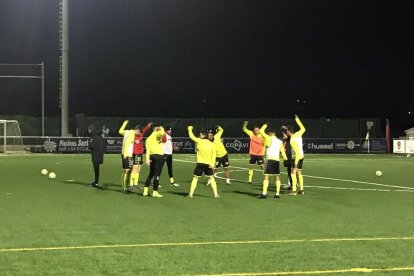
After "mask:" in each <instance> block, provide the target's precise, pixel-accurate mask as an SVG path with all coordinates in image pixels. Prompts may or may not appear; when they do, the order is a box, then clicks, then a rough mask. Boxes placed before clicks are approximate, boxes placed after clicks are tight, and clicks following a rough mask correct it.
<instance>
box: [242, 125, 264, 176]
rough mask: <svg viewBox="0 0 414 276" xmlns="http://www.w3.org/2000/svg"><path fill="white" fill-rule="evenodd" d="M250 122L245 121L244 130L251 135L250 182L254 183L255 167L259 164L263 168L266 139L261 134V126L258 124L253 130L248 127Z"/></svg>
mask: <svg viewBox="0 0 414 276" xmlns="http://www.w3.org/2000/svg"><path fill="white" fill-rule="evenodd" d="M247 125H248V122H247V121H244V123H243V131H244V133H246V134H247V135H248V136H249V137H250V146H249V154H250V162H249V184H252V179H253V168H254V165H255V164H257V165H259V166H260V168H261V169H262V170H263V155H264V150H265V146H264V140H263V137H262V135H260V132H259V131H260V128H259V127H258V126H254V127H253V131H251V130H249V129H247Z"/></svg>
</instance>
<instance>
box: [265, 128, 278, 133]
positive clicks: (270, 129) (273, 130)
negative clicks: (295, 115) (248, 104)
mask: <svg viewBox="0 0 414 276" xmlns="http://www.w3.org/2000/svg"><path fill="white" fill-rule="evenodd" d="M266 132H267V133H269V132H273V133H276V130H275V129H274V128H273V127H268V128H266Z"/></svg>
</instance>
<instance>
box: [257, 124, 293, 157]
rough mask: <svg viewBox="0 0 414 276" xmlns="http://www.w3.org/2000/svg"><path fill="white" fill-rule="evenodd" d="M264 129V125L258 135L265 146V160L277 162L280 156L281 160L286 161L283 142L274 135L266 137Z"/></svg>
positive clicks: (265, 126)
mask: <svg viewBox="0 0 414 276" xmlns="http://www.w3.org/2000/svg"><path fill="white" fill-rule="evenodd" d="M266 128H267V125H266V124H264V125H263V126H262V127H261V128H260V134H261V135H262V137H263V138H264V140H265V145H266V159H267V160H275V161H279V155H280V154H282V156H283V160H287V156H286V152H285V147H284V146H283V142H282V141H281V140H280V139H278V138H277V137H276V135H267V134H266V132H265V130H266Z"/></svg>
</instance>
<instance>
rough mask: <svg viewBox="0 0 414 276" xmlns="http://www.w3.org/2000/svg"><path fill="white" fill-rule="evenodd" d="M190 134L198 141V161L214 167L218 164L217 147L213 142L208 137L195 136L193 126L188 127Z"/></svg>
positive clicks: (192, 138)
mask: <svg viewBox="0 0 414 276" xmlns="http://www.w3.org/2000/svg"><path fill="white" fill-rule="evenodd" d="M188 136H189V137H190V138H191V140H193V141H194V142H195V143H196V146H197V163H200V164H207V165H209V166H211V167H212V168H214V166H215V164H216V149H215V147H214V144H213V142H211V141H210V140H208V139H201V138H197V137H195V136H194V133H193V128H192V127H188Z"/></svg>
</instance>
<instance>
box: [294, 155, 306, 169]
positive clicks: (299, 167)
mask: <svg viewBox="0 0 414 276" xmlns="http://www.w3.org/2000/svg"><path fill="white" fill-rule="evenodd" d="M303 159H304V158H302V159H299V161H298V165H297V166H296V165H295V161H293V162H292V169H298V170H301V169H302V167H303Z"/></svg>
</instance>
